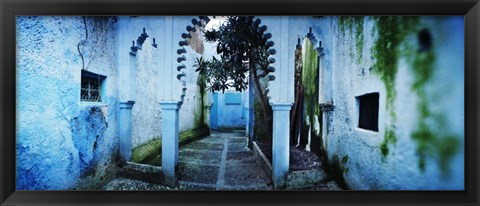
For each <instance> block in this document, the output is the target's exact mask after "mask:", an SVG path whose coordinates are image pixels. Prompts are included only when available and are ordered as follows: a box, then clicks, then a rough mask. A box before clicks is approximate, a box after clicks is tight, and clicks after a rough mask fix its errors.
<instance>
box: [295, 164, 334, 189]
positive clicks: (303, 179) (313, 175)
mask: <svg viewBox="0 0 480 206" xmlns="http://www.w3.org/2000/svg"><path fill="white" fill-rule="evenodd" d="M326 179H327V174H326V173H325V171H323V170H319V169H312V170H302V171H291V172H289V173H288V175H287V182H286V189H287V190H288V189H299V188H305V187H312V186H315V185H319V184H322V183H325V181H326Z"/></svg>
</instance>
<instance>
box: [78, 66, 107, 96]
mask: <svg viewBox="0 0 480 206" xmlns="http://www.w3.org/2000/svg"><path fill="white" fill-rule="evenodd" d="M104 80H105V76H103V75H99V74H95V73H92V72H89V71H85V70H82V82H81V84H82V85H81V86H82V87H81V89H80V99H81V101H82V102H102V84H103V81H104Z"/></svg>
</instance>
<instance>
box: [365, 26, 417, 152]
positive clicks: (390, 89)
mask: <svg viewBox="0 0 480 206" xmlns="http://www.w3.org/2000/svg"><path fill="white" fill-rule="evenodd" d="M374 20H375V28H376V29H375V30H376V31H378V38H377V39H376V41H375V45H374V47H373V48H372V49H373V50H372V54H373V55H374V59H375V64H374V66H373V73H374V74H376V75H378V76H380V79H381V80H382V82H383V84H384V85H385V90H386V96H387V98H386V110H387V113H388V114H389V115H390V117H391V118H390V119H391V122H387V124H386V126H385V137H384V140H383V142H382V144H381V145H380V150H381V153H382V158H383V160H385V157H386V156H387V155H388V154H389V145H395V144H396V142H397V138H396V135H395V121H396V113H395V109H394V107H393V104H394V101H395V97H396V95H397V94H396V91H395V77H396V74H397V70H398V60H399V59H400V58H401V57H405V56H406V55H407V54H408V53H407V52H405V50H404V49H402V48H401V46H402V43H403V42H404V41H405V38H406V36H407V35H409V34H411V33H413V32H415V26H416V25H417V24H418V17H399V16H381V17H374Z"/></svg>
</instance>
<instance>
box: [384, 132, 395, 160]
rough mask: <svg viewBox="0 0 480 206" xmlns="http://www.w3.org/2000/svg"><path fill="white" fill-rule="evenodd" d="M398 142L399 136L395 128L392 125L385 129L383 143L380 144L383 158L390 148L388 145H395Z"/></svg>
mask: <svg viewBox="0 0 480 206" xmlns="http://www.w3.org/2000/svg"><path fill="white" fill-rule="evenodd" d="M396 143H397V136H396V134H395V130H393V128H392V127H387V128H386V130H385V138H384V139H383V142H382V144H381V145H380V150H381V151H382V160H385V158H386V157H387V155H388V152H389V149H388V145H390V144H391V145H395V144H396Z"/></svg>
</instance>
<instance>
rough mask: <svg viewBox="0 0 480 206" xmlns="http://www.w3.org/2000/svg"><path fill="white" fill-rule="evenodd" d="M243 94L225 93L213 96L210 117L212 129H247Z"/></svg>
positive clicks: (216, 93)
mask: <svg viewBox="0 0 480 206" xmlns="http://www.w3.org/2000/svg"><path fill="white" fill-rule="evenodd" d="M244 96H245V95H243V93H240V92H233V91H225V93H222V92H215V93H214V94H213V105H212V110H211V113H210V114H211V117H210V120H211V121H210V127H211V128H212V129H232V128H235V129H237V128H242V129H244V128H245V119H246V116H245V107H244V103H245V100H244Z"/></svg>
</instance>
